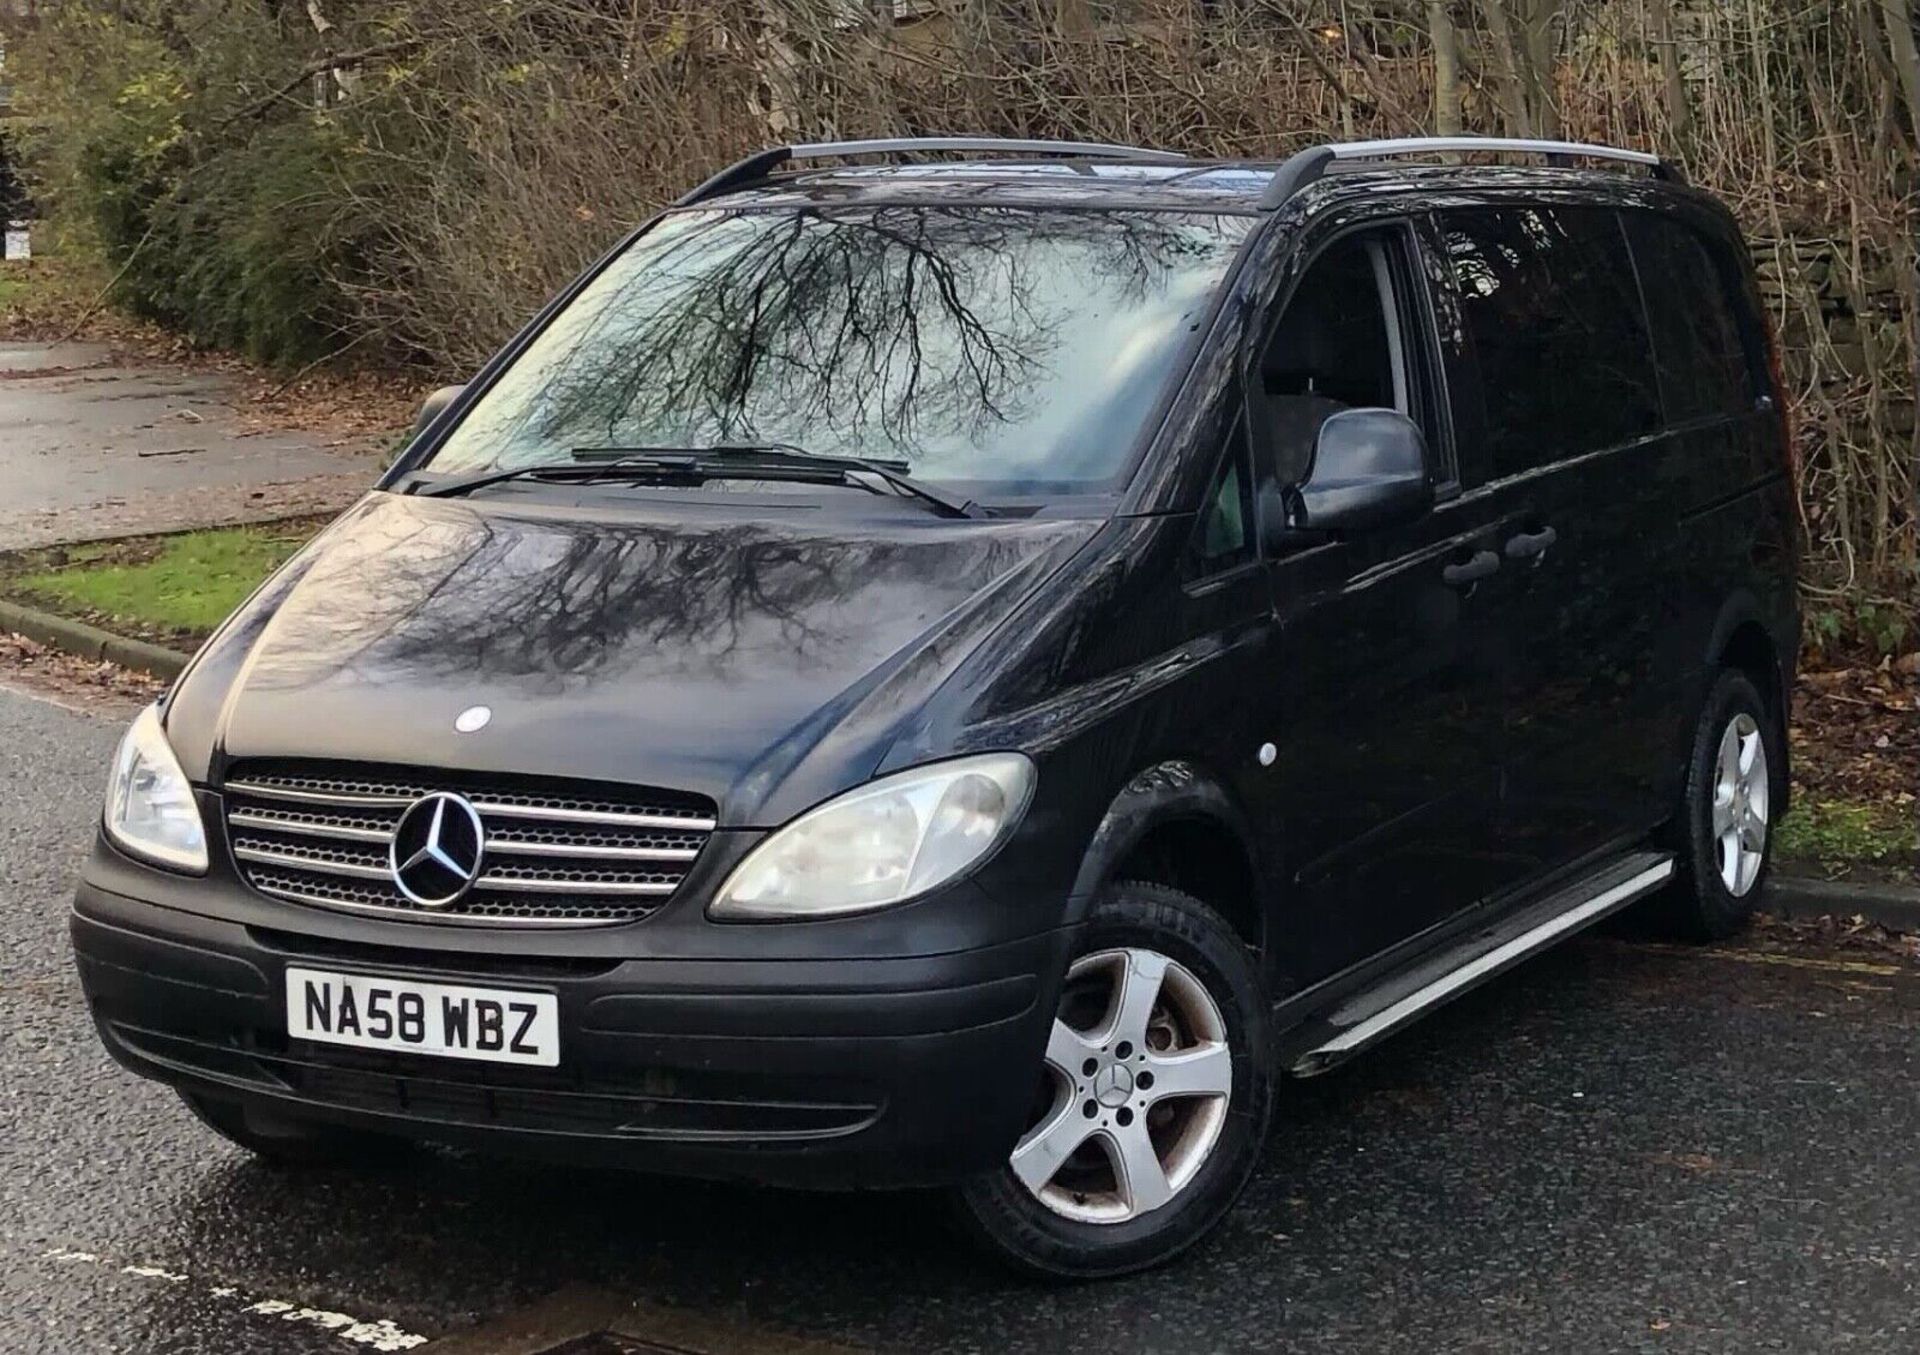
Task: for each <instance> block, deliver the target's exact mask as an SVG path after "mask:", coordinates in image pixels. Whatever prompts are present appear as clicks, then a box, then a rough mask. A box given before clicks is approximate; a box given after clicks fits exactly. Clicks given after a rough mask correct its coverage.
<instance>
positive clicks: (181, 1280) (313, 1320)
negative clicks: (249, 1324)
mask: <svg viewBox="0 0 1920 1355" xmlns="http://www.w3.org/2000/svg"><path fill="white" fill-rule="evenodd" d="M40 1256H41V1259H42V1260H45V1261H70V1262H75V1263H79V1264H83V1265H97V1266H112V1265H114V1262H112V1261H110V1260H108V1259H106V1258H105V1257H102V1256H101V1255H100V1254H99V1253H98V1252H90V1251H74V1250H72V1249H70V1248H67V1247H55V1248H53V1249H52V1250H50V1251H45V1252H42V1253H41V1254H40ZM117 1270H118V1272H119V1273H120V1274H122V1275H132V1276H134V1277H136V1278H138V1279H142V1280H164V1281H166V1282H167V1283H169V1284H188V1283H191V1282H192V1279H193V1277H192V1276H190V1275H186V1274H182V1273H181V1272H179V1271H175V1270H167V1269H165V1268H164V1267H161V1266H147V1265H123V1266H119V1267H117ZM205 1293H206V1294H207V1296H208V1297H209V1298H214V1299H220V1300H223V1301H225V1302H227V1303H230V1304H233V1305H234V1306H236V1307H238V1308H239V1309H240V1311H241V1312H243V1313H252V1314H255V1315H256V1316H259V1317H272V1318H278V1319H279V1320H280V1321H282V1322H300V1323H305V1324H307V1325H308V1326H314V1327H319V1328H321V1329H322V1330H324V1331H330V1332H332V1333H333V1334H334V1335H335V1336H338V1337H340V1338H341V1339H342V1340H344V1341H351V1342H353V1343H354V1344H355V1345H358V1346H365V1347H367V1348H368V1349H371V1350H379V1351H395V1350H412V1349H413V1348H414V1347H415V1346H423V1345H425V1344H426V1343H427V1338H426V1337H424V1336H420V1335H417V1334H416V1333H414V1332H410V1331H407V1330H406V1329H404V1328H402V1327H399V1326H397V1325H395V1324H394V1323H393V1322H392V1321H391V1320H390V1319H388V1318H384V1317H380V1318H374V1319H372V1320H371V1321H369V1320H367V1319H366V1318H359V1317H354V1316H353V1315H352V1314H351V1313H336V1312H333V1311H331V1310H329V1309H326V1308H309V1307H307V1306H306V1305H305V1304H300V1303H289V1302H287V1301H286V1300H285V1299H256V1298H254V1297H253V1296H252V1295H250V1294H247V1293H244V1292H242V1291H241V1290H240V1289H238V1288H236V1287H235V1286H233V1285H230V1284H217V1285H207V1286H205Z"/></svg>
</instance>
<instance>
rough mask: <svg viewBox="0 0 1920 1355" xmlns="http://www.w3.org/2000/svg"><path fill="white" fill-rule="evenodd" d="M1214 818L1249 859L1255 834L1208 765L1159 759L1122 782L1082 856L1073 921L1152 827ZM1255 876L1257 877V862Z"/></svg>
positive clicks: (1071, 907) (1071, 906)
mask: <svg viewBox="0 0 1920 1355" xmlns="http://www.w3.org/2000/svg"><path fill="white" fill-rule="evenodd" d="M1194 819H1199V820H1206V821H1211V822H1212V823H1215V824H1217V825H1219V826H1220V827H1222V828H1224V829H1225V830H1226V831H1227V832H1229V833H1231V834H1232V835H1233V837H1234V838H1235V839H1236V840H1237V841H1238V842H1239V843H1240V844H1241V847H1242V850H1244V851H1246V852H1247V855H1248V857H1249V858H1250V859H1251V858H1252V856H1253V852H1252V849H1251V846H1250V844H1251V843H1253V841H1254V840H1255V839H1254V836H1253V834H1252V832H1251V831H1250V827H1249V825H1248V822H1247V816H1246V814H1245V812H1244V811H1243V810H1242V809H1241V807H1240V804H1239V801H1238V800H1236V799H1235V798H1234V796H1233V794H1232V792H1231V791H1229V790H1228V789H1227V787H1226V786H1225V785H1224V784H1223V783H1222V782H1221V781H1220V780H1219V778H1217V777H1216V776H1214V775H1213V773H1211V772H1210V771H1208V770H1207V769H1206V768H1204V767H1202V766H1201V765H1200V764H1198V763H1195V762H1190V761H1187V760H1185V759H1183V758H1172V759H1168V760H1167V761H1164V762H1159V763H1155V764H1154V765H1153V766H1151V767H1148V768H1147V769H1146V770H1144V771H1142V772H1140V773H1138V774H1137V775H1135V776H1134V777H1133V779H1132V780H1130V781H1128V782H1127V784H1126V785H1125V786H1124V787H1122V788H1121V791H1120V793H1119V794H1118V795H1116V796H1114V798H1113V802H1112V803H1111V804H1109V805H1108V806H1107V811H1106V813H1105V814H1104V815H1102V816H1101V819H1100V824H1099V827H1097V828H1095V829H1094V832H1093V837H1092V839H1091V840H1090V841H1089V842H1088V843H1087V850H1086V853H1085V855H1084V856H1083V857H1082V858H1081V861H1080V870H1079V873H1078V874H1077V875H1076V876H1075V877H1074V881H1073V892H1072V897H1071V899H1070V901H1069V904H1068V912H1069V914H1070V917H1071V919H1072V920H1073V921H1079V920H1080V919H1081V918H1082V917H1084V916H1085V915H1086V909H1087V905H1088V903H1089V901H1090V900H1091V899H1092V898H1093V897H1094V896H1095V895H1096V894H1098V893H1099V892H1100V890H1101V889H1102V888H1103V887H1104V886H1105V885H1106V884H1108V883H1109V882H1110V881H1111V880H1112V879H1113V875H1114V872H1115V871H1116V870H1117V869H1118V868H1119V866H1120V864H1121V862H1123V861H1125V860H1126V859H1127V856H1128V855H1129V853H1131V852H1132V851H1133V849H1134V848H1135V847H1137V846H1139V845H1140V843H1141V842H1142V841H1144V840H1145V838H1146V836H1147V834H1148V833H1149V832H1151V831H1152V830H1153V829H1154V828H1156V827H1158V826H1160V825H1162V824H1167V823H1177V822H1182V821H1188V820H1194ZM1253 864H1254V866H1255V878H1256V879H1258V878H1259V876H1258V864H1257V862H1255V863H1253Z"/></svg>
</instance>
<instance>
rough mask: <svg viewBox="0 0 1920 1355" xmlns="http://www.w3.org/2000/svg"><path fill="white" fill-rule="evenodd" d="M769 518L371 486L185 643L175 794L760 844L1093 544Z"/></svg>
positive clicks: (897, 524)
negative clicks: (595, 799)
mask: <svg viewBox="0 0 1920 1355" xmlns="http://www.w3.org/2000/svg"><path fill="white" fill-rule="evenodd" d="M771 511H772V512H774V513H781V512H785V513H786V516H785V518H784V520H783V519H782V518H780V517H776V516H768V513H769V508H768V507H767V506H762V505H758V504H755V505H752V506H750V507H746V508H743V509H733V508H731V507H728V508H726V509H723V510H715V509H711V508H709V507H707V506H705V505H701V506H698V507H691V506H690V507H688V508H686V509H684V510H683V509H682V508H681V507H680V506H679V505H677V504H674V505H669V504H657V503H649V502H647V501H646V500H644V499H636V500H634V501H633V502H631V503H630V502H628V501H627V500H625V499H623V500H622V501H621V503H620V505H619V510H618V512H612V511H607V510H605V509H598V510H596V509H595V508H594V507H593V506H591V505H586V504H572V505H564V506H560V507H546V506H523V505H521V504H512V505H510V506H509V505H507V504H503V503H502V502H500V501H499V500H498V499H487V500H480V501H475V502H469V501H465V500H440V499H422V498H415V497H407V496H402V495H397V494H391V493H386V492H376V493H373V494H370V495H369V496H368V497H367V498H366V499H364V500H362V501H361V502H360V503H359V504H358V505H356V506H355V507H354V508H353V509H350V510H349V511H348V512H347V513H346V514H345V515H344V516H343V517H342V518H341V519H340V520H339V521H337V522H336V523H334V525H333V526H332V527H330V528H329V529H328V530H327V531H326V532H324V533H322V534H321V536H320V537H318V538H317V539H316V540H315V541H314V542H313V543H311V544H310V545H309V546H308V547H307V548H306V550H305V551H303V552H302V553H301V554H300V555H299V556H297V557H296V558H295V559H294V560H293V561H292V562H291V563H290V564H289V565H288V566H287V567H286V568H285V569H283V570H282V571H281V572H280V573H279V574H277V575H276V576H275V577H274V578H273V579H272V580H270V581H269V582H268V583H267V584H266V585H264V586H263V587H262V588H261V590H260V591H259V592H258V593H257V594H256V595H255V596H254V597H253V598H252V599H251V600H249V602H248V603H247V604H246V605H245V606H244V607H242V608H241V610H240V611H239V612H237V613H236V614H235V615H234V617H233V618H232V619H231V620H230V621H229V622H228V623H227V624H226V625H225V626H224V627H223V628H222V630H221V631H220V633H219V634H218V635H216V636H215V637H214V639H213V640H212V641H211V642H209V644H208V646H207V648H206V650H205V651H203V653H202V654H201V656H200V657H199V658H198V659H197V660H196V661H195V663H194V665H193V667H192V668H191V669H190V670H189V671H188V673H187V674H186V676H185V677H184V678H183V680H182V683H181V685H180V688H179V690H178V692H177V693H176V694H175V696H174V697H173V699H172V701H171V703H170V706H169V709H168V718H167V727H168V733H169V737H170V738H171V739H172V740H173V742H174V745H175V750H176V752H177V753H178V754H179V756H180V758H181V761H182V764H183V766H184V767H185V768H186V770H187V773H188V775H189V776H190V777H192V778H193V779H194V780H196V781H201V782H210V781H217V780H218V779H219V776H220V774H221V771H222V769H223V768H224V766H225V765H226V764H227V763H229V762H232V761H237V760H243V759H249V758H324V759H328V760H345V761H366V762H377V763H387V764H395V765H404V766H424V767H444V768H458V769H462V770H473V771H498V772H508V773H525V774H542V775H553V776H568V777H578V778H583V779H589V780H605V781H616V782H623V783H628V784H635V785H645V786H653V787H661V788H667V789H673V790H683V791H692V792H696V793H699V794H703V795H706V796H708V797H709V798H711V799H713V800H714V801H715V802H716V803H718V804H719V805H720V807H721V821H722V823H725V824H729V825H732V826H739V827H771V826H773V825H775V824H777V823H779V822H783V821H784V820H785V819H786V818H788V817H791V815H792V814H793V813H796V812H798V811H799V810H800V809H803V808H805V807H807V806H808V805H810V804H812V803H815V802H816V801H818V800H819V799H822V798H824V797H826V796H828V795H831V794H833V793H835V792H837V791H839V790H841V789H843V788H845V787H846V786H848V785H853V784H857V783H858V782H860V781H862V780H865V779H866V778H867V777H869V776H871V775H872V774H873V772H874V770H875V768H876V767H877V766H878V765H879V763H880V760H881V759H882V758H883V757H884V756H885V754H886V751H887V748H888V746H889V745H890V744H891V743H892V741H893V739H894V738H895V737H896V735H897V734H898V732H899V731H900V729H901V728H902V727H903V726H904V725H905V724H906V723H907V722H908V721H910V720H912V719H913V718H914V717H915V716H916V715H917V714H918V713H919V712H920V710H921V707H922V706H923V705H924V704H925V703H926V701H927V699H928V698H929V696H930V695H931V694H932V693H933V692H934V691H936V690H937V689H938V688H939V686H940V684H941V682H942V681H943V680H944V679H945V678H946V676H948V675H949V674H950V673H951V672H952V671H953V670H954V668H955V666H956V665H957V664H958V663H959V662H960V661H961V660H962V659H963V658H964V657H965V656H966V655H967V654H968V653H969V652H971V650H972V649H973V648H974V647H975V645H977V644H978V643H979V641H980V640H981V639H982V638H984V637H985V636H986V635H987V634H988V632H989V631H990V630H991V629H992V628H993V627H995V626H997V625H998V624H999V623H1000V622H1001V621H1003V620H1004V619H1005V618H1006V616H1007V615H1008V614H1009V613H1010V612H1011V611H1012V609H1013V608H1014V607H1015V606H1016V605H1017V604H1018V602H1019V601H1020V599H1021V598H1023V597H1025V596H1027V595H1028V593H1029V592H1030V591H1031V589H1032V588H1033V586H1034V585H1035V584H1037V583H1038V582H1040V581H1041V580H1042V579H1044V578H1045V577H1046V576H1047V575H1049V574H1051V573H1052V572H1053V571H1054V570H1056V569H1057V568H1059V566H1060V565H1061V564H1062V563H1063V562H1064V561H1066V560H1067V559H1068V558H1069V557H1070V556H1072V555H1073V553H1074V552H1075V551H1076V550H1077V549H1078V548H1079V547H1080V546H1081V545H1083V544H1084V543H1085V542H1086V541H1087V540H1088V539H1089V538H1090V537H1091V536H1092V535H1093V534H1094V533H1095V532H1096V531H1098V530H1099V526H1100V524H1099V522H1097V521H1090V520H1084V519H1057V520H1033V519H1028V520H1018V521H1016V520H1007V521H995V520H966V521H960V520H953V519H943V518H935V517H933V516H931V515H929V516H927V517H925V518H921V517H917V516H916V517H895V516H892V515H890V514H876V515H872V516H851V515H844V514H841V513H839V512H836V513H835V514H833V516H832V517H831V519H830V520H828V519H827V515H826V514H824V513H820V512H818V510H817V509H815V510H813V511H809V510H808V508H807V507H805V506H802V507H799V508H796V509H791V510H789V509H788V508H786V507H776V508H773V509H772V510H771ZM809 519H814V520H812V521H809ZM476 705H484V706H487V707H489V708H490V709H491V711H492V718H491V720H490V721H489V722H488V723H487V724H486V725H485V727H484V728H482V729H480V730H478V731H476V732H474V733H471V734H462V733H458V732H456V731H455V728H454V720H455V717H456V716H458V715H459V714H460V713H461V712H462V711H465V710H467V709H468V708H470V707H473V706H476Z"/></svg>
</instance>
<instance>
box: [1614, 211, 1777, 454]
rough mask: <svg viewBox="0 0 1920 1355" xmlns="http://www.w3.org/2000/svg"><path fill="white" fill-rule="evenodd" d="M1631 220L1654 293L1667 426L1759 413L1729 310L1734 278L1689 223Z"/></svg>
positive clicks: (1643, 273) (1636, 252)
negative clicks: (1688, 421)
mask: <svg viewBox="0 0 1920 1355" xmlns="http://www.w3.org/2000/svg"><path fill="white" fill-rule="evenodd" d="M1624 219H1625V222H1626V227H1627V239H1628V241H1629V242H1630V243H1631V244H1632V246H1633V257H1634V261H1635V262H1636V263H1637V264H1638V265H1639V266H1640V283H1641V286H1642V288H1643V289H1644V290H1645V292H1646V297H1647V315H1648V318H1649V320H1650V321H1651V323H1652V327H1653V354H1654V357H1655V359H1656V360H1657V361H1658V363H1659V368H1660V390H1661V394H1662V396H1663V397H1664V398H1665V400H1666V407H1667V421H1668V422H1669V423H1683V422H1685V421H1686V420H1688V419H1701V418H1708V417H1711V416H1713V415H1716V414H1741V413H1745V412H1747V411H1749V410H1751V409H1752V408H1753V398H1754V392H1753V375H1752V371H1751V369H1750V368H1749V367H1748V365H1747V351H1746V345H1745V344H1744V343H1743V342H1742V341H1741V337H1740V326H1739V323H1738V322H1737V321H1736V320H1735V319H1734V311H1733V308H1732V306H1731V305H1730V304H1729V303H1728V299H1727V286H1728V281H1729V280H1728V277H1727V272H1726V270H1725V269H1723V268H1721V267H1719V266H1718V265H1717V263H1716V261H1715V259H1714V256H1713V253H1712V251H1710V250H1709V249H1708V248H1707V245H1706V242H1705V241H1703V240H1702V239H1701V238H1700V237H1699V235H1698V234H1696V233H1695V232H1694V230H1693V228H1692V227H1690V226H1688V225H1686V224H1685V223H1684V222H1680V221H1676V220H1674V219H1673V218H1671V217H1665V216H1659V215H1656V214H1655V213H1652V212H1628V213H1627V214H1626V216H1625V218H1624Z"/></svg>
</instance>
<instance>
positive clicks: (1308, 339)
mask: <svg viewBox="0 0 1920 1355" xmlns="http://www.w3.org/2000/svg"><path fill="white" fill-rule="evenodd" d="M1389 274H1390V268H1389V264H1388V254H1387V246H1386V245H1385V244H1384V243H1382V241H1381V240H1380V239H1379V238H1377V237H1375V236H1372V235H1350V236H1347V237H1346V238H1344V239H1341V240H1336V241H1335V242H1334V243H1333V244H1331V245H1329V246H1328V247H1327V248H1326V250H1325V251H1324V252H1322V253H1321V254H1320V255H1318V256H1317V257H1316V258H1315V259H1314V260H1313V262H1312V263H1311V264H1310V265H1309V266H1308V268H1307V273H1306V276H1305V277H1303V278H1301V279H1300V283H1299V285H1298V286H1297V287H1295V288H1294V291H1293V295H1292V296H1291V297H1290V298H1289V299H1288V301H1287V308H1286V311H1285V312H1284V313H1283V314H1282V315H1281V317H1280V323H1279V325H1278V326H1277V327H1276V328H1275V330H1274V332H1273V337H1272V338H1271V339H1269V340H1268V342H1267V347H1266V350H1265V352H1264V353H1263V354H1262V355H1261V358H1260V369H1259V373H1258V376H1259V382H1260V397H1261V398H1260V399H1259V400H1258V401H1257V402H1256V404H1255V408H1256V409H1257V410H1258V411H1259V417H1260V418H1261V419H1262V420H1263V432H1264V434H1265V436H1266V437H1267V438H1268V439H1269V440H1270V442H1271V444H1272V446H1273V448H1274V452H1275V462H1276V467H1275V469H1276V473H1277V474H1278V475H1279V478H1280V480H1281V483H1283V484H1294V483H1297V482H1298V481H1299V480H1300V479H1301V478H1302V477H1303V476H1304V474H1305V473H1306V470H1307V467H1308V466H1309V465H1310V464H1311V463H1312V458H1313V445H1314V440H1315V438H1316V437H1317V436H1318V435H1319V431H1320V425H1321V424H1323V423H1325V422H1326V421H1327V419H1328V417H1329V416H1331V415H1334V414H1337V413H1339V412H1340V411H1341V410H1343V409H1398V410H1401V411H1402V412H1403V413H1408V412H1411V411H1409V410H1408V407H1407V406H1408V402H1407V397H1406V390H1405V378H1404V364H1403V361H1402V358H1401V355H1400V353H1399V352H1398V351H1397V349H1398V344H1397V336H1396V330H1397V325H1398V320H1397V317H1396V316H1395V315H1394V314H1393V312H1392V311H1390V309H1389V306H1390V304H1391V301H1392V296H1393V292H1392V282H1391V280H1390V276H1389Z"/></svg>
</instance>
